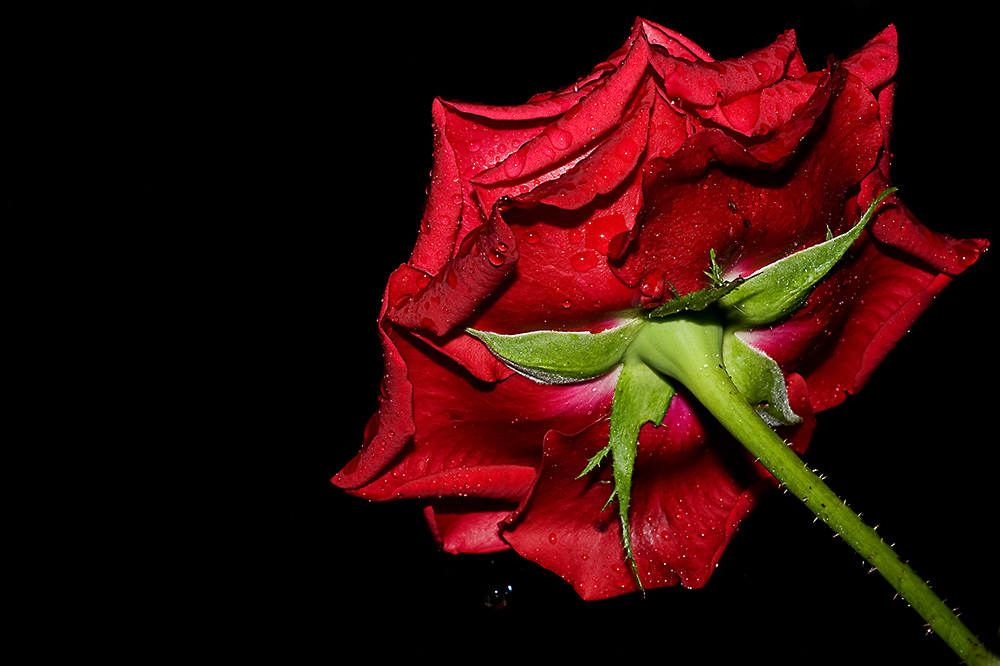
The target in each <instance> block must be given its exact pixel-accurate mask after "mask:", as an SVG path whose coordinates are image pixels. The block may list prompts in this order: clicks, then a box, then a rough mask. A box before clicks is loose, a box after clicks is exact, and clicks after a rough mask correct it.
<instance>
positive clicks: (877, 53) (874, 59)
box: [841, 25, 899, 90]
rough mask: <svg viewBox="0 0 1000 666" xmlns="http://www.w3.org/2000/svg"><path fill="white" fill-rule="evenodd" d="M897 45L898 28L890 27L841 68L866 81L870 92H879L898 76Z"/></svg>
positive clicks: (848, 59)
mask: <svg viewBox="0 0 1000 666" xmlns="http://www.w3.org/2000/svg"><path fill="white" fill-rule="evenodd" d="M897 43H898V39H897V36H896V27H895V26H892V25H890V26H889V27H887V28H886V29H885V30H883V31H882V32H880V33H879V34H878V35H876V36H875V37H874V38H872V39H871V40H870V41H869V42H868V43H867V44H865V46H864V47H863V48H861V49H859V50H858V51H856V52H855V53H852V54H851V55H850V56H848V57H847V58H845V59H844V61H843V63H841V66H842V67H844V69H846V70H847V71H849V72H851V73H852V74H854V75H855V76H857V77H858V78H859V79H861V80H862V81H864V84H865V85H866V86H867V87H868V89H869V90H878V89H879V88H880V87H881V86H883V85H885V84H886V83H888V82H889V80H890V79H892V77H893V76H895V74H896V67H897V66H898V65H899V52H898V50H897Z"/></svg>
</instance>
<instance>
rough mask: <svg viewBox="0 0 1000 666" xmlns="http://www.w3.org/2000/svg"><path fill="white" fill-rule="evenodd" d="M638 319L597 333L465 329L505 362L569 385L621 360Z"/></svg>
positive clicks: (544, 379) (537, 376)
mask: <svg viewBox="0 0 1000 666" xmlns="http://www.w3.org/2000/svg"><path fill="white" fill-rule="evenodd" d="M642 323H643V322H642V320H641V319H633V320H629V321H628V322H626V323H625V324H622V325H621V326H618V327H615V328H611V329H608V330H606V331H601V332H599V333H588V332H586V331H583V332H574V331H532V332H530V333H517V334H513V335H505V334H500V333H491V332H489V331H477V330H475V329H466V330H467V331H468V332H469V333H470V334H471V335H474V336H475V337H477V338H479V339H480V340H482V342H483V343H484V344H485V345H486V346H487V347H489V348H490V350H491V351H492V352H493V353H494V354H495V355H496V356H497V357H499V358H500V359H501V360H502V361H503V362H504V363H505V364H507V365H508V366H509V367H510V368H512V369H513V370H515V371H517V372H519V373H520V374H522V375H524V376H526V377H529V378H531V379H534V380H535V381H537V382H540V383H543V384H572V383H575V382H581V381H586V380H588V379H593V378H594V377H600V376H601V375H603V374H604V373H606V372H608V371H609V370H611V369H612V368H613V367H615V366H616V365H618V363H620V362H621V360H622V358H623V356H624V355H625V351H626V350H627V349H628V345H629V342H630V340H631V339H632V337H633V336H634V335H635V333H636V332H637V330H638V328H639V327H640V326H641V325H642Z"/></svg>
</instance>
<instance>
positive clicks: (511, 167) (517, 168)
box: [503, 153, 524, 178]
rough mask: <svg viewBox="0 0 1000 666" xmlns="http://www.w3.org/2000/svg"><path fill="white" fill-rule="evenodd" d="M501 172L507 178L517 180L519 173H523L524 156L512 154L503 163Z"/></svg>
mask: <svg viewBox="0 0 1000 666" xmlns="http://www.w3.org/2000/svg"><path fill="white" fill-rule="evenodd" d="M503 170H504V173H506V174H507V177H508V178H517V177H518V176H520V175H521V172H522V171H524V155H522V154H521V153H513V154H512V155H511V156H510V157H508V158H507V159H506V160H505V161H504V163H503Z"/></svg>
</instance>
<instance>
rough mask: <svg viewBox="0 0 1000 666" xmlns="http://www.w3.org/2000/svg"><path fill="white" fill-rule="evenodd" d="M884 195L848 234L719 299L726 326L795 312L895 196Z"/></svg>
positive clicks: (761, 272)
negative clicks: (878, 209)
mask: <svg viewBox="0 0 1000 666" xmlns="http://www.w3.org/2000/svg"><path fill="white" fill-rule="evenodd" d="M895 190H896V188H894V187H891V188H889V189H887V190H885V191H883V192H882V193H881V194H880V195H879V196H878V197H877V198H876V199H875V200H874V201H873V202H872V203H871V205H870V206H869V207H868V210H867V211H865V214H864V215H862V216H861V219H860V220H859V221H858V223H857V224H855V225H854V226H853V227H851V228H850V229H849V230H848V231H846V232H844V233H843V234H841V235H839V236H835V237H833V238H831V239H829V240H826V241H824V242H822V243H818V244H816V245H813V246H812V247H808V248H806V249H804V250H801V251H799V252H796V253H794V254H790V255H788V256H787V257H784V258H783V259H779V260H778V261H776V262H774V263H773V264H770V265H768V266H765V267H764V268H762V269H760V270H759V271H757V272H756V273H754V274H753V275H751V276H750V277H748V278H746V279H745V280H744V281H743V282H742V284H740V285H738V286H737V287H736V288H735V289H733V290H732V291H730V292H729V293H727V294H725V295H724V296H722V297H721V298H719V299H718V303H719V306H720V307H722V309H723V310H724V311H725V312H726V317H727V321H728V323H730V324H732V325H734V326H737V327H739V328H752V327H754V326H762V325H764V324H769V323H771V322H774V321H777V320H779V319H782V318H783V317H785V316H787V315H789V314H791V313H793V312H795V311H796V310H797V309H799V307H801V306H802V303H803V302H804V301H805V299H806V298H807V297H808V296H809V294H810V292H811V291H812V289H813V287H814V286H816V284H817V283H818V282H819V281H820V280H822V279H823V277H824V276H825V275H826V274H827V273H829V272H830V269H832V268H833V266H834V265H835V264H836V263H837V262H838V261H840V258H841V257H843V256H844V254H845V253H846V252H847V250H848V249H850V247H851V245H853V244H854V241H856V240H857V239H858V237H859V236H860V235H861V231H862V230H863V229H864V227H865V225H866V224H868V221H869V220H870V219H871V217H872V215H873V214H874V212H875V208H876V207H877V206H878V204H879V203H881V202H882V200H883V199H885V197H887V196H888V195H889V194H891V193H892V192H894V191H895Z"/></svg>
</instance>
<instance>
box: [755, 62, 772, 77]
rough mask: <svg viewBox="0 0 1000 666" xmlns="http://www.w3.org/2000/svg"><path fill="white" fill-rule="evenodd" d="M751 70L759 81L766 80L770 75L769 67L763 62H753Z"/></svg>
mask: <svg viewBox="0 0 1000 666" xmlns="http://www.w3.org/2000/svg"><path fill="white" fill-rule="evenodd" d="M753 72H754V74H756V75H757V79H758V80H760V81H766V80H767V79H768V77H770V76H771V67H770V66H769V65H768V64H767V63H765V62H755V63H754V64H753Z"/></svg>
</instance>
